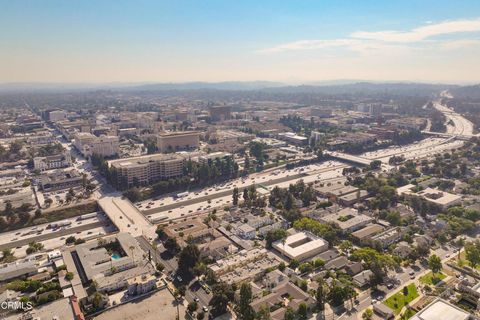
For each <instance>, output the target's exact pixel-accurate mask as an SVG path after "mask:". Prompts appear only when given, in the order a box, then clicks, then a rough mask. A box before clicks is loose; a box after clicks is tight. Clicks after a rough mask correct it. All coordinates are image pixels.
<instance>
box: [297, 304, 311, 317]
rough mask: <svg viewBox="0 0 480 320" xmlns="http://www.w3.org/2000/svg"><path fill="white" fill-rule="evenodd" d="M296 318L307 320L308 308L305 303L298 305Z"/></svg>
mask: <svg viewBox="0 0 480 320" xmlns="http://www.w3.org/2000/svg"><path fill="white" fill-rule="evenodd" d="M297 317H298V319H299V320H307V318H308V307H307V305H306V304H305V302H302V303H300V304H299V305H298V310H297Z"/></svg>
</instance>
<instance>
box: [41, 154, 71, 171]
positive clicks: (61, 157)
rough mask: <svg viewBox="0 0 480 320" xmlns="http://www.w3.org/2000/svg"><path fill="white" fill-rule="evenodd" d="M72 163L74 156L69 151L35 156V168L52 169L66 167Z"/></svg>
mask: <svg viewBox="0 0 480 320" xmlns="http://www.w3.org/2000/svg"><path fill="white" fill-rule="evenodd" d="M71 165H72V157H71V156H70V153H69V152H65V153H63V154H57V155H53V156H46V157H35V158H33V167H34V169H35V170H40V171H45V170H50V169H58V168H66V167H70V166H71Z"/></svg>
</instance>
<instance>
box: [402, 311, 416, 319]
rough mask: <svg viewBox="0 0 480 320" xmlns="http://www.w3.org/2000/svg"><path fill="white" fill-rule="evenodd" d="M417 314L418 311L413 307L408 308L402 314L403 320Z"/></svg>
mask: <svg viewBox="0 0 480 320" xmlns="http://www.w3.org/2000/svg"><path fill="white" fill-rule="evenodd" d="M415 314H416V312H415V311H414V310H412V309H407V310H406V311H405V312H404V313H403V314H402V316H401V317H400V319H401V320H408V319H410V318H411V317H413V316H414V315H415Z"/></svg>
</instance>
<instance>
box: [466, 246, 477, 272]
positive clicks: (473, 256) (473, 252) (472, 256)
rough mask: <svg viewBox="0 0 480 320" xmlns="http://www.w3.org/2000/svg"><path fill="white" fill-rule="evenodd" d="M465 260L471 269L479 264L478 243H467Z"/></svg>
mask: <svg viewBox="0 0 480 320" xmlns="http://www.w3.org/2000/svg"><path fill="white" fill-rule="evenodd" d="M465 258H466V259H467V261H468V262H470V266H471V267H472V268H476V267H477V266H478V265H479V264H480V241H479V240H475V241H473V242H467V243H466V244H465Z"/></svg>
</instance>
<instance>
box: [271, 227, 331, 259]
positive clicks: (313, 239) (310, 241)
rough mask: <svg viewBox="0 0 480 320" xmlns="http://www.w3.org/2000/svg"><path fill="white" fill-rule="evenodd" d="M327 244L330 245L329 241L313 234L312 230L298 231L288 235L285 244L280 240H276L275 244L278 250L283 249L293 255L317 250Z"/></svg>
mask: <svg viewBox="0 0 480 320" xmlns="http://www.w3.org/2000/svg"><path fill="white" fill-rule="evenodd" d="M302 242H303V243H302ZM298 243H301V244H300V245H296V244H298ZM326 245H328V242H327V241H325V240H324V239H322V238H320V237H317V236H315V235H313V234H312V233H310V232H298V233H295V234H293V235H291V236H289V237H287V239H286V240H285V245H284V244H283V242H282V241H281V240H280V241H277V242H275V243H274V245H273V246H274V247H275V248H276V249H277V250H279V251H283V252H285V253H286V254H287V255H289V256H291V257H297V256H300V255H302V254H304V253H306V252H309V251H313V250H316V249H317V248H320V247H323V246H326Z"/></svg>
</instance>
